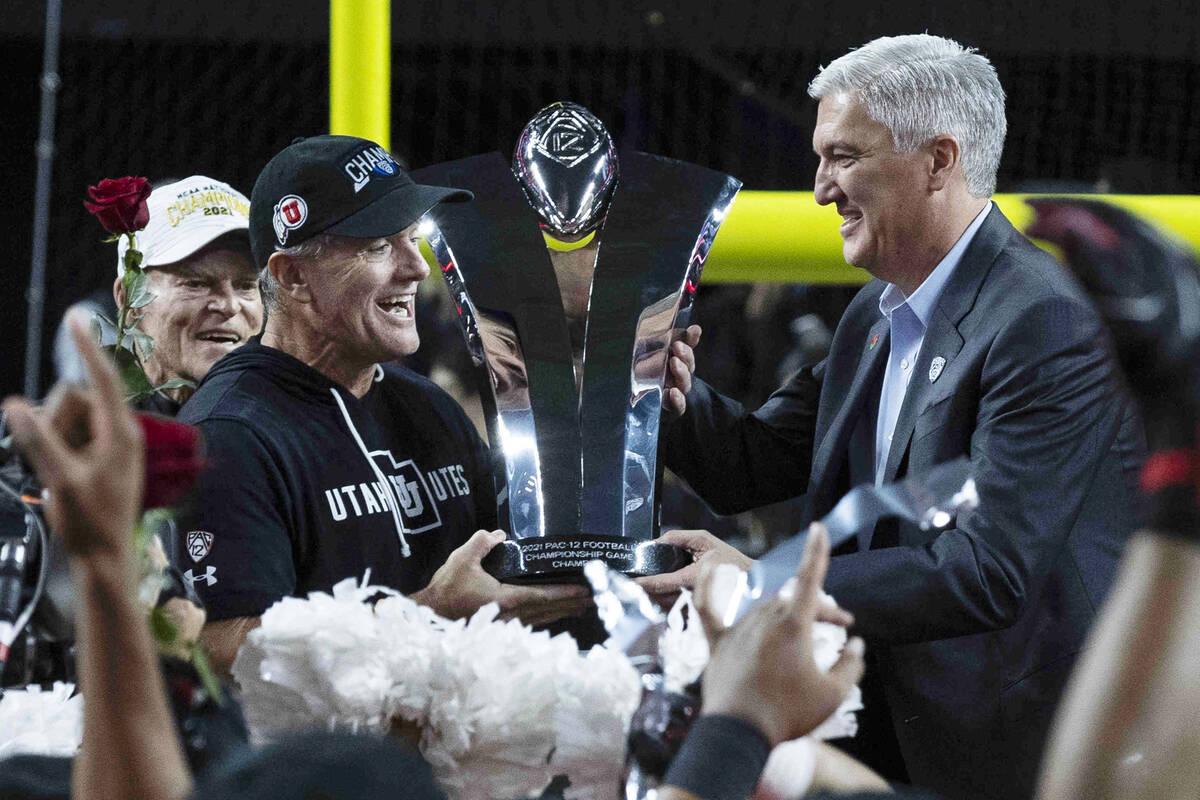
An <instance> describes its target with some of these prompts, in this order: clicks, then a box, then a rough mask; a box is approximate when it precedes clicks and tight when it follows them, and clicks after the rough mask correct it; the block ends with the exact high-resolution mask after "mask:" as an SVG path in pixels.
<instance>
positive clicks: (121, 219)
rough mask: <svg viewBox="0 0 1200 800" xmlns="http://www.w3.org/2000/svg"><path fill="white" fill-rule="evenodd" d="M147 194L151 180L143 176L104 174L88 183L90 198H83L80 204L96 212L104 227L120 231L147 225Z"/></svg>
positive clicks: (114, 232) (116, 232)
mask: <svg viewBox="0 0 1200 800" xmlns="http://www.w3.org/2000/svg"><path fill="white" fill-rule="evenodd" d="M149 196H150V182H149V181H148V180H146V179H145V178H117V179H115V180H114V179H112V178H105V179H104V180H102V181H100V183H99V184H97V185H96V186H89V187H88V197H90V198H91V199H92V202H90V203H89V202H88V201H87V200H84V201H83V204H84V206H86V207H87V210H88V211H90V212H92V213H93V214H95V215H96V219H98V220H100V224H101V225H103V226H104V230H106V231H108V232H109V233H113V234H117V235H120V234H122V233H133V232H134V231H140V230H141V229H142V228H144V227H146V223H147V222H149V221H150V209H149V208H147V207H146V198H147V197H149Z"/></svg>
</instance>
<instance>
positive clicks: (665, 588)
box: [634, 531, 754, 606]
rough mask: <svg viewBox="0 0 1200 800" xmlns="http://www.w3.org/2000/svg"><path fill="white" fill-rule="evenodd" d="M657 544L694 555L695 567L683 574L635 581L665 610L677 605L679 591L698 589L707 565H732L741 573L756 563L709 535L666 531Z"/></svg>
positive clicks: (731, 546)
mask: <svg viewBox="0 0 1200 800" xmlns="http://www.w3.org/2000/svg"><path fill="white" fill-rule="evenodd" d="M656 541H659V542H665V543H666V544H673V545H675V546H676V547H682V548H683V549H684V550H687V551H688V552H689V553H691V554H692V563H691V564H688V565H687V566H686V567H684V568H683V569H681V570H677V571H675V572H668V573H665V574H663V575H648V576H646V577H644V578H635V579H634V580H636V581H637V583H638V585H639V586H641V587H642V589H644V590H645V592H646V594H648V595H650V597H651V598H653V599H654V601H655V602H656V603H658V604H659V605H663V606H669V605H670V604H672V603H674V602H675V598H677V597H678V596H679V590H680V589H691V588H692V587H693V586H695V584H696V580H697V578H699V577H700V568H701V566H702V565H704V564H713V565H716V564H733V565H734V566H735V567H737V568H738V569H740V570H747V569H749V568H750V565H751V564H752V563H754V559H752V558H750V557H749V556H747V555H744V554H743V553H742V552H741V551H739V550H738V549H737V548H736V547H734V546H733V545H729V544H726V543H725V542H722V541H721V540H720V539H718V538H717V537H716V536H713V535H712V534H711V533H709V532H708V531H667V532H666V533H664V534H663V535H662V536H660V537H659V538H658V539H657V540H656Z"/></svg>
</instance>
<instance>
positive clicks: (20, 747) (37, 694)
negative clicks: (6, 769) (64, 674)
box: [0, 683, 83, 758]
mask: <svg viewBox="0 0 1200 800" xmlns="http://www.w3.org/2000/svg"><path fill="white" fill-rule="evenodd" d="M74 691H75V684H73V683H55V684H54V687H53V688H52V689H50V690H49V691H42V689H41V687H39V686H30V687H28V688H26V689H5V690H4V696H3V698H0V758H7V757H8V756H13V755H17V754H28V755H42V756H73V755H75V753H76V751H77V750H79V743H80V742H81V741H82V740H83V696H82V695H76V696H74V697H72V696H71V693H72V692H74Z"/></svg>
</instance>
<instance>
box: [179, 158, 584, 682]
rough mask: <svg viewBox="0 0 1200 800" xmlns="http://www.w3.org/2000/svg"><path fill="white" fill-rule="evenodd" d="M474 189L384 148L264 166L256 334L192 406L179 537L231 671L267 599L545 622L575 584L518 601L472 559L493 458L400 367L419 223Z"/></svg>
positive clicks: (441, 396)
mask: <svg viewBox="0 0 1200 800" xmlns="http://www.w3.org/2000/svg"><path fill="white" fill-rule="evenodd" d="M469 199H471V195H470V193H469V192H464V191H460V190H456V189H447V188H442V187H437V186H423V185H420V184H417V183H414V182H413V180H412V179H411V178H410V177H409V176H408V174H407V173H406V172H405V171H404V170H403V169H402V168H401V167H400V165H399V164H397V163H396V161H395V159H393V158H392V156H391V155H390V154H389V153H388V152H387V150H385V149H384V148H383V147H381V146H380V145H378V144H376V143H374V142H371V141H368V140H366V139H358V138H354V137H350V136H314V137H312V138H308V139H298V140H296V141H295V142H293V143H292V144H291V145H290V146H288V147H287V148H285V149H284V150H283V151H282V152H280V153H279V154H278V155H276V156H275V157H274V158H273V159H271V161H270V162H269V163H268V164H267V166H266V167H265V168H264V169H263V171H262V173H261V174H260V175H259V177H258V181H257V182H256V183H255V185H254V191H253V193H252V195H251V201H250V243H251V248H252V250H253V253H254V259H255V264H256V266H257V267H258V268H259V269H260V270H261V272H260V284H261V286H262V289H263V298H264V304H265V306H266V308H267V311H268V318H267V324H266V327H265V329H264V330H263V333H262V336H261V337H257V338H255V339H252V340H251V341H250V342H249V343H248V344H247V345H245V346H244V347H242V348H240V349H239V350H237V351H235V352H234V353H231V354H230V355H229V356H227V357H226V358H224V359H222V360H221V361H220V362H219V363H218V364H217V365H216V366H214V367H213V369H212V370H211V371H210V372H209V374H208V375H207V376H206V377H205V379H204V382H203V383H202V384H201V385H200V387H199V389H198V390H197V392H196V394H195V395H194V396H193V398H192V400H191V401H189V403H188V404H187V405H186V406H185V407H184V409H183V411H182V413H181V414H180V419H181V420H183V421H185V422H190V423H192V424H196V425H199V426H200V428H201V429H202V431H203V433H204V436H205V440H206V442H207V446H208V457H209V458H210V459H211V461H212V467H211V468H210V469H209V471H208V472H207V473H206V474H205V476H204V477H203V478H202V479H201V482H200V486H199V489H198V497H197V500H196V502H195V504H194V507H193V508H191V509H190V510H188V511H186V512H185V513H184V514H183V515H182V516H181V519H180V524H179V525H178V534H177V540H176V542H175V547H174V548H173V549H174V551H175V553H176V560H177V562H178V563H180V565H181V566H182V567H186V568H187V569H188V574H189V575H192V576H193V578H192V580H193V585H194V587H195V589H196V591H197V592H198V593H199V594H200V596H201V597H202V598H203V600H204V602H205V605H206V606H207V609H208V619H209V620H210V622H209V623H208V625H207V626H206V629H205V634H204V637H203V638H204V640H205V643H206V644H207V645H208V647H209V650H210V652H211V653H212V655H213V656H214V658H215V661H216V662H217V664H218V665H219V666H221V667H223V668H224V669H226V670H227V669H228V668H229V666H230V665H231V664H232V661H233V658H234V656H235V655H236V652H237V648H238V647H239V646H240V645H241V642H242V641H243V640H244V638H245V636H246V634H247V632H248V631H249V630H250V629H251V628H253V627H254V626H255V625H257V620H258V618H259V616H261V614H262V613H263V612H264V611H265V610H266V609H267V608H268V607H269V606H270V605H271V604H272V603H274V602H275V601H277V600H279V599H280V598H282V597H285V596H288V595H301V596H302V595H304V594H306V593H308V592H311V591H329V590H330V589H331V588H332V586H333V585H334V584H335V583H337V582H338V581H340V580H343V579H345V578H355V579H361V578H362V576H363V574H364V573H365V572H366V571H368V570H369V571H370V581H371V583H373V584H376V585H383V586H389V587H392V588H395V589H398V590H400V591H402V592H404V593H406V594H410V595H412V596H413V597H414V598H415V599H417V600H418V601H419V602H422V603H424V604H426V605H429V606H431V607H432V608H433V609H434V610H436V611H438V612H439V613H441V614H443V615H445V616H450V617H460V616H464V615H467V614H470V613H473V612H474V611H475V610H476V609H477V608H479V607H480V606H481V605H483V604H484V603H487V602H490V601H493V600H495V601H497V602H498V603H499V604H500V607H501V610H502V613H504V614H506V615H509V616H519V617H520V618H521V619H523V620H524V621H525V622H528V623H538V622H545V621H549V620H552V619H555V618H558V617H561V616H566V615H568V614H571V613H575V612H577V611H578V610H579V609H580V608H581V607H582V604H583V603H585V602H586V592H585V591H584V590H583V589H582V587H567V586H550V587H539V588H528V587H513V586H505V585H501V584H500V583H498V582H497V581H496V580H495V579H494V578H492V577H491V576H490V575H488V574H487V573H486V572H484V571H483V569H482V568H481V567H480V560H481V559H482V558H483V556H484V555H486V554H487V552H488V551H489V550H490V549H491V548H492V547H493V546H494V545H495V544H497V543H498V542H499V541H500V540H501V539H502V538H503V534H502V533H499V532H493V531H490V529H491V528H493V527H495V524H496V508H495V496H496V491H495V487H494V484H493V482H492V478H491V472H490V466H489V460H488V455H487V452H486V448H485V446H484V444H483V442H482V440H481V439H480V437H479V435H478V433H477V432H476V431H475V428H474V426H473V425H472V424H471V423H470V422H469V420H468V419H467V417H466V415H465V414H464V413H463V412H462V410H461V409H460V408H459V407H458V405H457V404H455V402H454V401H453V400H452V399H451V398H450V397H449V396H448V395H447V394H446V393H445V392H443V391H442V390H440V389H439V388H438V387H436V386H435V385H434V384H432V383H431V382H429V381H428V380H426V379H424V378H422V377H420V376H418V375H416V374H415V373H413V372H411V371H410V370H407V369H405V368H403V367H398V366H395V365H394V364H392V363H391V362H393V361H395V360H397V359H402V358H403V357H404V356H407V355H411V354H412V353H413V352H414V351H415V350H416V349H417V346H418V344H419V339H418V335H417V329H416V324H415V323H416V320H415V318H414V312H415V307H416V306H415V302H414V301H415V298H416V291H417V285H418V284H419V283H420V282H421V280H423V279H424V278H425V277H426V276H427V275H428V274H429V268H428V266H427V265H426V263H425V260H424V258H422V256H421V253H420V251H419V250H418V249H417V242H418V239H419V236H418V233H417V229H418V225H419V223H420V221H421V218H422V217H423V216H424V214H425V213H426V212H427V211H429V209H430V208H432V207H433V206H434V205H436V204H437V203H439V202H447V201H450V202H458V201H464V200H469Z"/></svg>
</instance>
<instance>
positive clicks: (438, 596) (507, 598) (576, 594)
mask: <svg viewBox="0 0 1200 800" xmlns="http://www.w3.org/2000/svg"><path fill="white" fill-rule="evenodd" d="M503 541H504V531H476V532H475V535H474V536H472V537H471V538H470V539H468V540H467V541H466V542H465V543H464V544H463V545H462V546H461V547H459V548H458V549H457V550H455V551H454V552H453V553H451V554H450V557H449V558H447V559H446V563H445V564H443V565H442V566H441V567H439V568H438V571H437V572H435V573H434V574H433V578H432V579H431V580H430V581H429V585H428V586H426V587H425V588H424V589H422V590H421V591H419V592H417V593H416V594H414V595H412V599H413V600H415V601H417V602H418V603H420V604H422V605H426V606H429V607H430V608H432V609H433V610H434V611H436V612H437V613H438V614H441V615H442V616H443V617H448V618H450V619H460V618H462V617H468V616H470V615H471V614H474V613H475V612H476V611H478V610H479V609H480V607H482V606H484V605H487V604H488V603H491V602H493V601H495V602H496V603H497V604H498V605H499V606H500V618H501V619H513V618H516V619H519V620H521V622H523V623H525V624H526V625H540V624H543V623H546V622H553V621H554V620H556V619H562V618H563V617H569V616H571V615H572V614H578V613H579V612H580V611H583V610H584V609H585V608H588V607H589V606H591V605H592V593H591V591H590V590H589V589H588V588H587V587H584V586H575V585H567V584H551V585H548V586H513V585H510V584H506V583H501V582H500V581H498V580H496V579H495V578H494V577H492V576H491V575H490V574H489V573H488V572H487V571H486V570H484V568H483V566H482V563H481V562H482V561H483V558H484V556H486V555H487V554H488V553H489V552H490V551H491V549H492V548H493V547H495V546H496V545H498V544H500V543H501V542H503Z"/></svg>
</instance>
